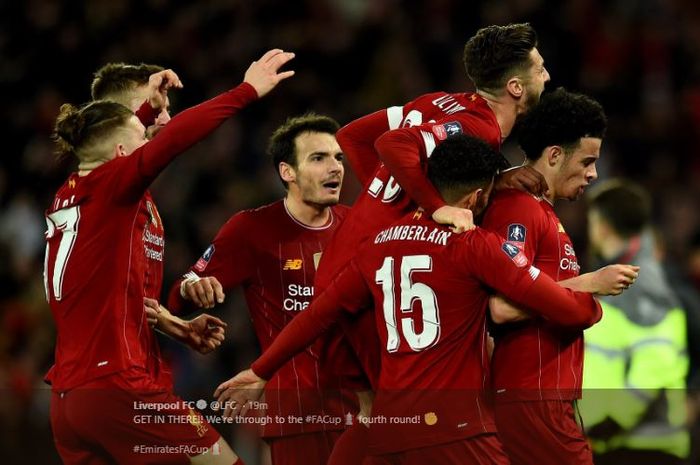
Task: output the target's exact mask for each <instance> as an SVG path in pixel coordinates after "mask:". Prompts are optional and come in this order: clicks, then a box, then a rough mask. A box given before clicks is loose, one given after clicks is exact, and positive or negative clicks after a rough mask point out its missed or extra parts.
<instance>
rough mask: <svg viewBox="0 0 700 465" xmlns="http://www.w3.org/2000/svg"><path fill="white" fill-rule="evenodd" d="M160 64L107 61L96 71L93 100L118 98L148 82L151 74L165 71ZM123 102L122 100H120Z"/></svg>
mask: <svg viewBox="0 0 700 465" xmlns="http://www.w3.org/2000/svg"><path fill="white" fill-rule="evenodd" d="M164 69H165V68H163V67H162V66H158V65H151V64H147V63H141V64H138V65H130V64H127V63H107V64H106V65H104V66H103V67H102V68H100V69H98V70H97V71H96V72H95V77H94V79H93V80H92V84H91V86H90V93H91V94H92V99H93V100H105V99H109V100H118V99H119V98H120V96H121V95H122V94H123V93H124V92H129V91H131V90H133V89H134V88H135V87H138V86H143V85H146V84H148V78H149V77H150V76H151V74H155V73H158V72H160V71H163V70H164ZM120 103H121V102H120Z"/></svg>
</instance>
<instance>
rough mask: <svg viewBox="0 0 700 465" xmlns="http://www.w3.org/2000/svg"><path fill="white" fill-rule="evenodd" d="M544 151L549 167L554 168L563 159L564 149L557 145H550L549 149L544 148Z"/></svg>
mask: <svg viewBox="0 0 700 465" xmlns="http://www.w3.org/2000/svg"><path fill="white" fill-rule="evenodd" d="M544 150H545V156H546V157H547V164H548V165H549V166H556V165H557V164H558V163H560V162H561V160H563V159H564V149H562V148H561V147H560V146H558V145H550V146H549V147H545V149H544Z"/></svg>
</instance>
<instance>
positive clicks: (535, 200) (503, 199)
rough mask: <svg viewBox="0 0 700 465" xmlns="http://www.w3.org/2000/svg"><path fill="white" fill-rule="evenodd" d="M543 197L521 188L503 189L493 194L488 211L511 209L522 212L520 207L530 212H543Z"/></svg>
mask: <svg viewBox="0 0 700 465" xmlns="http://www.w3.org/2000/svg"><path fill="white" fill-rule="evenodd" d="M542 201H543V200H542V199H541V198H539V197H536V196H534V195H532V194H530V193H529V192H525V191H522V190H519V189H501V190H498V191H495V192H494V193H493V194H492V195H491V200H490V202H489V207H488V210H487V212H489V211H493V210H509V211H517V212H519V213H521V211H520V209H526V210H527V211H528V212H533V213H541V212H543V211H544V210H543V208H542Z"/></svg>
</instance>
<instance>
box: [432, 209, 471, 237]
mask: <svg viewBox="0 0 700 465" xmlns="http://www.w3.org/2000/svg"><path fill="white" fill-rule="evenodd" d="M433 221H435V222H436V223H438V224H446V225H451V226H452V228H451V229H452V231H454V232H455V233H463V232H464V231H469V230H471V229H474V227H475V226H474V214H473V213H472V211H471V210H468V209H466V208H457V207H452V206H450V205H444V206H442V207H440V208H438V209H437V210H435V211H434V212H433Z"/></svg>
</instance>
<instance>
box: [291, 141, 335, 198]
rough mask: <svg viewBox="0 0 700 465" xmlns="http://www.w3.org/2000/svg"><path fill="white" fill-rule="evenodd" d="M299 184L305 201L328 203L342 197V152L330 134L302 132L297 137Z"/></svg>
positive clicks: (297, 181) (297, 177)
mask: <svg viewBox="0 0 700 465" xmlns="http://www.w3.org/2000/svg"><path fill="white" fill-rule="evenodd" d="M296 148H297V167H296V169H295V172H296V182H295V184H296V186H297V188H298V192H299V195H300V196H301V200H302V201H304V202H305V203H310V204H315V205H321V206H329V205H336V204H337V203H338V202H339V200H340V188H341V186H342V184H343V176H344V174H345V168H344V167H343V153H342V151H341V150H340V146H339V145H338V142H337V141H336V140H335V137H334V136H333V135H331V134H326V133H308V132H307V133H303V134H301V135H299V136H298V137H297V138H296Z"/></svg>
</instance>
